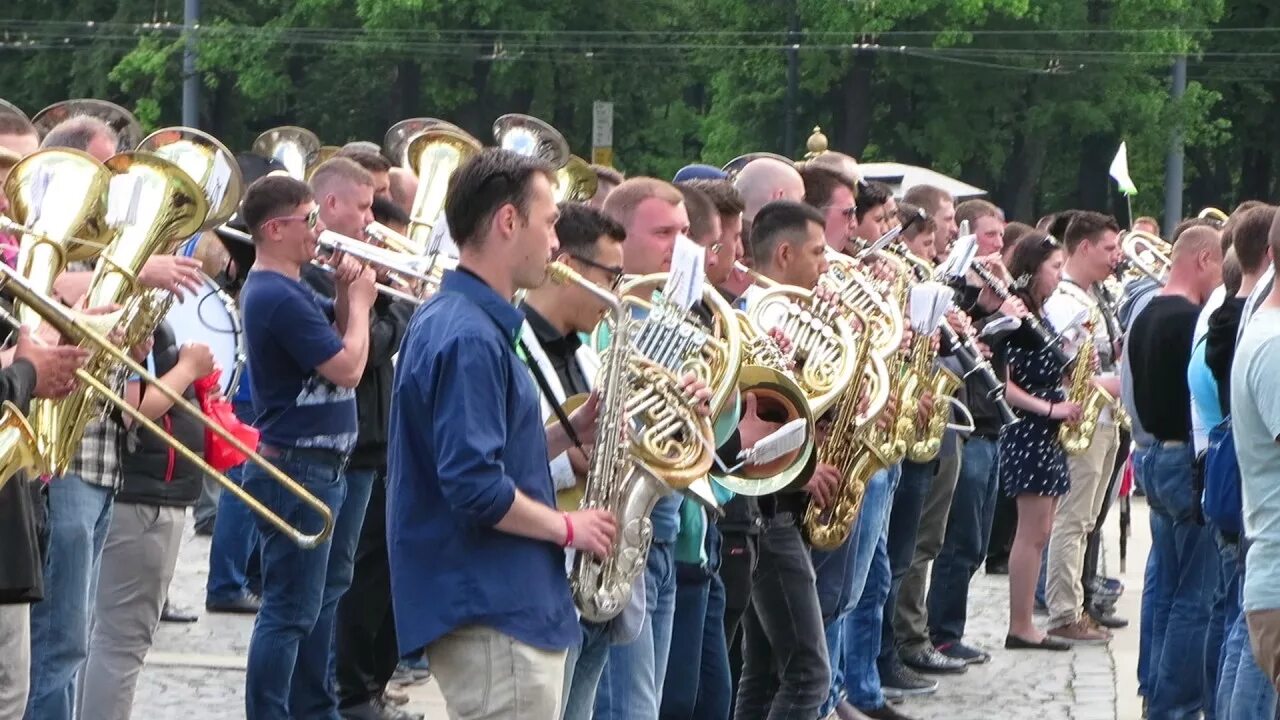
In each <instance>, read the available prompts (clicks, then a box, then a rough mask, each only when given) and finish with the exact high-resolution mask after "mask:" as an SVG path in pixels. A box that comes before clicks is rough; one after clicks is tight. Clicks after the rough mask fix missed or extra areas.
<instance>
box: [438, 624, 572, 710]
mask: <svg viewBox="0 0 1280 720" xmlns="http://www.w3.org/2000/svg"><path fill="white" fill-rule="evenodd" d="M427 662H428V664H429V665H430V666H431V674H432V675H434V676H435V678H436V682H437V683H439V684H440V693H441V694H442V695H444V702H445V707H446V709H447V710H448V713H449V718H450V720H485V719H488V718H492V719H493V720H497V719H498V718H503V719H506V720H554V718H558V717H560V710H561V702H562V700H563V698H562V693H563V690H564V667H565V651H564V650H557V651H549V650H542V649H540V648H536V647H533V646H531V645H526V644H524V643H522V642H520V641H519V640H516V639H515V638H512V637H511V636H509V635H503V634H502V633H500V632H498V631H497V630H494V629H492V628H487V627H481V626H479V625H469V626H467V627H463V628H459V629H457V630H454V631H453V632H451V633H449V634H448V635H445V636H444V637H442V638H440V639H439V640H437V641H435V642H433V643H431V644H430V645H428V646H427Z"/></svg>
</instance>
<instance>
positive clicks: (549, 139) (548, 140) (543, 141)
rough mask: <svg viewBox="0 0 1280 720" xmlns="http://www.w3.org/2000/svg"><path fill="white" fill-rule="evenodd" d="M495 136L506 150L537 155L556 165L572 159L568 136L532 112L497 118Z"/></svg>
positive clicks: (494, 122) (494, 123)
mask: <svg viewBox="0 0 1280 720" xmlns="http://www.w3.org/2000/svg"><path fill="white" fill-rule="evenodd" d="M493 139H494V142H496V143H497V144H498V147H500V148H502V149H503V150H506V151H508V152H513V153H515V154H517V155H524V156H526V157H533V158H537V159H539V160H542V161H544V162H546V163H547V164H549V165H550V166H551V167H553V168H557V169H559V168H562V167H564V166H565V165H566V164H567V163H568V162H569V157H570V153H569V143H568V141H566V140H565V139H564V135H561V134H560V131H559V130H556V129H555V128H553V127H551V125H549V124H547V123H546V122H543V121H542V120H539V119H538V118H536V117H533V116H531V115H521V114H519V113H510V114H508V115H503V116H502V117H500V118H498V119H497V120H494V121H493Z"/></svg>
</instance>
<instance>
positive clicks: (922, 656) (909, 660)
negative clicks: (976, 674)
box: [902, 646, 969, 675]
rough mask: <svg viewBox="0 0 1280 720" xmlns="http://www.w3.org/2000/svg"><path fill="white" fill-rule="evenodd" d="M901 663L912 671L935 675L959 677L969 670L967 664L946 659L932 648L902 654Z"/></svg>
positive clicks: (958, 660)
mask: <svg viewBox="0 0 1280 720" xmlns="http://www.w3.org/2000/svg"><path fill="white" fill-rule="evenodd" d="M902 662H904V663H906V664H907V666H908V667H910V668H911V669H913V670H919V671H920V672H922V673H931V674H936V675H959V674H960V673H962V672H964V671H965V670H968V669H969V668H968V663H966V662H965V661H964V660H960V659H957V658H952V657H947V656H946V655H943V654H942V653H940V652H938V649H937V648H935V647H932V646H930V647H927V648H925V649H924V650H920V651H918V652H913V653H907V654H904V655H903V656H902Z"/></svg>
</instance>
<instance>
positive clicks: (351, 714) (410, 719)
mask: <svg viewBox="0 0 1280 720" xmlns="http://www.w3.org/2000/svg"><path fill="white" fill-rule="evenodd" d="M338 713H339V714H340V715H341V716H342V720H423V715H422V713H412V712H409V711H408V710H401V709H400V708H398V707H396V706H395V705H392V704H390V703H388V702H386V701H385V700H383V699H382V698H380V697H379V698H374V699H373V700H370V701H369V702H367V703H365V704H363V705H357V706H355V707H350V708H346V709H344V710H340V711H338Z"/></svg>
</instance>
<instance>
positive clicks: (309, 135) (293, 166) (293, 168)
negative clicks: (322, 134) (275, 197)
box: [253, 125, 321, 181]
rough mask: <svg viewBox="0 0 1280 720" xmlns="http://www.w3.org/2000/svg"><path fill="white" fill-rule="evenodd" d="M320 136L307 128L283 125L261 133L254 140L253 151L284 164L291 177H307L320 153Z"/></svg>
mask: <svg viewBox="0 0 1280 720" xmlns="http://www.w3.org/2000/svg"><path fill="white" fill-rule="evenodd" d="M320 147H321V145H320V138H318V137H316V134H315V133H313V132H311V131H310V130H308V129H306V128H300V127H297V126H295V125H282V126H280V127H277V128H272V129H270V130H267V131H266V132H264V133H262V134H261V135H259V136H258V137H257V138H256V139H255V140H254V141H253V152H254V153H255V154H257V155H261V156H263V157H269V158H272V159H273V160H276V161H278V162H279V163H280V164H281V165H284V169H285V170H286V171H287V172H288V173H289V177H291V178H293V179H295V180H303V181H305V180H306V179H307V168H309V167H311V166H312V165H314V164H315V160H316V157H318V156H319V154H320Z"/></svg>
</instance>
